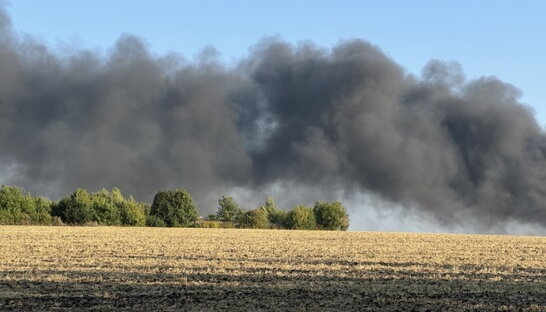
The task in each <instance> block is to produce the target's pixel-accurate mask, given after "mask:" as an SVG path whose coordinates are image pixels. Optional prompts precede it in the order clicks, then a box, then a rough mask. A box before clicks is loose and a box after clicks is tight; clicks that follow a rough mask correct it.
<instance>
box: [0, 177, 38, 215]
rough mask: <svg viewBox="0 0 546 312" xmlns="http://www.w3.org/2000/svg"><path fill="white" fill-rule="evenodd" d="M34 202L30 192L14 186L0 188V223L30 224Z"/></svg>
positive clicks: (33, 211)
mask: <svg viewBox="0 0 546 312" xmlns="http://www.w3.org/2000/svg"><path fill="white" fill-rule="evenodd" d="M34 213H35V203H34V200H33V198H32V197H31V196H30V194H28V193H25V192H24V191H23V189H21V188H19V187H15V186H8V185H2V187H1V188H0V224H31V223H32V217H31V215H33V214H34Z"/></svg>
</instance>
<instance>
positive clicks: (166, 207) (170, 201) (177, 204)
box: [150, 189, 198, 227]
mask: <svg viewBox="0 0 546 312" xmlns="http://www.w3.org/2000/svg"><path fill="white" fill-rule="evenodd" d="M150 215H151V216H155V217H157V218H159V219H160V220H162V221H163V222H165V224H166V225H167V226H169V227H188V226H192V225H194V223H195V221H197V218H198V213H197V209H196V208H195V205H194V204H193V199H192V197H191V195H190V192H188V191H187V190H184V189H179V190H174V191H171V190H166V191H159V192H158V193H157V194H155V197H154V201H153V203H152V207H151V209H150Z"/></svg>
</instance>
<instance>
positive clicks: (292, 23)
mask: <svg viewBox="0 0 546 312" xmlns="http://www.w3.org/2000/svg"><path fill="white" fill-rule="evenodd" d="M1 1H2V0H0V3H1ZM7 10H8V12H9V14H10V15H11V18H12V22H13V24H14V28H15V30H16V31H18V32H20V33H27V34H30V35H32V36H34V37H36V38H38V39H39V40H42V41H44V42H45V43H47V44H48V45H50V46H52V47H55V48H62V47H66V46H69V47H70V46H76V47H83V48H92V49H95V48H96V49H99V50H105V51H107V49H108V47H110V46H112V44H113V43H114V42H115V41H116V40H117V38H118V37H119V36H120V35H121V34H124V33H130V34H134V35H137V36H139V37H141V38H143V39H144V40H145V41H146V42H147V43H148V44H149V47H150V49H151V50H152V51H155V52H157V53H159V54H162V53H165V52H167V51H176V52H179V53H181V54H183V55H184V56H186V57H189V58H192V57H193V56H195V55H196V54H197V53H198V52H199V51H200V50H201V49H203V48H204V47H206V46H207V45H212V46H214V47H215V48H216V49H217V50H218V51H219V52H220V53H221V55H222V58H223V59H224V60H225V61H226V62H231V61H233V60H236V59H238V58H240V57H242V56H244V55H245V54H246V53H247V52H248V48H249V47H251V46H252V45H254V44H256V43H257V42H258V41H259V40H260V39H261V38H262V37H264V36H279V37H280V38H282V39H284V40H286V41H289V42H294V43H296V42H298V41H302V40H311V41H313V42H315V43H317V44H319V45H321V46H327V47H328V46H332V45H334V44H336V43H337V42H339V40H343V39H351V38H362V39H366V40H368V41H370V42H372V43H374V44H376V45H378V46H379V47H380V48H381V49H383V51H384V52H385V53H386V54H387V55H389V56H390V57H392V58H393V59H394V60H395V61H396V62H397V63H399V64H401V65H402V66H403V67H405V68H406V69H407V70H408V71H409V72H412V73H416V74H418V73H420V71H421V68H422V67H423V66H424V65H425V64H426V63H427V62H428V61H429V60H430V59H440V60H455V61H458V62H459V63H461V65H462V66H463V68H464V70H465V72H466V75H467V78H476V77H479V76H483V75H488V76H489V75H493V76H497V77H499V78H500V79H502V80H504V81H506V82H510V83H512V84H514V85H515V86H517V87H518V88H520V89H521V90H522V91H523V97H522V101H523V102H524V103H526V104H527V105H529V106H531V107H533V108H534V109H535V111H536V113H537V117H538V120H539V123H540V124H541V125H543V126H544V125H545V124H546V100H545V99H546V78H545V75H544V73H545V72H546V59H545V57H546V1H540V0H537V1H502V0H496V1H484V0H480V1H476V0H473V1H463V0H457V1H442V0H435V1H424V0H412V1H362V0H361V1H343V0H338V1H318V0H314V1H293V0H292V1H284V0H282V1H281V0H276V1H256V0H248V1H241V0H230V1H227V0H226V1H220V0H218V1H211V0H206V1H205V0H198V1H167V0H155V1H134V0H132V1H128V0H116V1H104V0H92V1H90V0H78V1H74V0H55V1H51V0H50V1H46V0H40V1H36V0H16V1H15V0H13V1H11V3H8V5H7Z"/></svg>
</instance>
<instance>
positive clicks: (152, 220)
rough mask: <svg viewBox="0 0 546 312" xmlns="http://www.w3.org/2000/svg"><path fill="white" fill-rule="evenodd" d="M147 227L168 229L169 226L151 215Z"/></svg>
mask: <svg viewBox="0 0 546 312" xmlns="http://www.w3.org/2000/svg"><path fill="white" fill-rule="evenodd" d="M146 226H151V227H166V226H167V224H166V223H165V221H163V220H162V219H161V218H159V217H156V216H152V215H150V216H148V217H147V218H146Z"/></svg>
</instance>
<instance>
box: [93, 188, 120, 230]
mask: <svg viewBox="0 0 546 312" xmlns="http://www.w3.org/2000/svg"><path fill="white" fill-rule="evenodd" d="M90 200H91V221H94V222H97V223H98V224H105V225H119V224H121V215H120V206H121V205H122V203H123V202H124V198H123V196H122V195H121V192H120V190H119V189H117V188H114V189H113V190H112V192H111V193H110V192H108V191H107V190H106V189H102V190H100V191H99V192H96V193H93V194H91V196H90Z"/></svg>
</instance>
